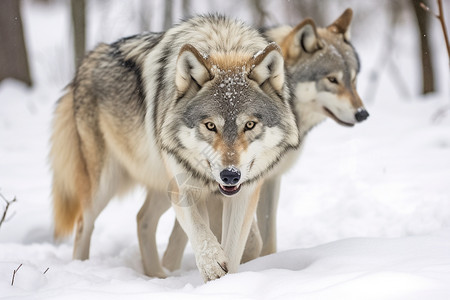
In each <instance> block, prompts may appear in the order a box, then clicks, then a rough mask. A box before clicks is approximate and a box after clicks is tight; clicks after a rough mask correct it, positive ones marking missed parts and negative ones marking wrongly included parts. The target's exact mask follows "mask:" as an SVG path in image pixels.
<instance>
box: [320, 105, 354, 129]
mask: <svg viewBox="0 0 450 300" xmlns="http://www.w3.org/2000/svg"><path fill="white" fill-rule="evenodd" d="M323 110H324V111H325V113H326V114H327V115H328V116H329V117H330V118H332V119H333V120H335V121H336V122H337V123H338V124H340V125H342V126H347V127H353V126H354V125H355V124H353V123H347V122H344V121H342V120H341V119H339V118H338V117H336V115H335V114H333V112H332V111H331V110H329V109H328V108H326V107H325V106H323Z"/></svg>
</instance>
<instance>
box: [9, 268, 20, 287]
mask: <svg viewBox="0 0 450 300" xmlns="http://www.w3.org/2000/svg"><path fill="white" fill-rule="evenodd" d="M21 267H22V264H20V265H19V266H18V267H17V269H15V270H14V271H13V276H12V279H11V286H13V285H14V279H15V278H16V273H17V271H19V269H20V268H21Z"/></svg>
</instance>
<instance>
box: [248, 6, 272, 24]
mask: <svg viewBox="0 0 450 300" xmlns="http://www.w3.org/2000/svg"><path fill="white" fill-rule="evenodd" d="M251 3H252V5H253V15H254V18H253V19H254V20H253V23H254V24H255V26H257V27H263V26H264V23H265V21H266V19H267V18H268V14H267V12H266V11H265V10H264V2H263V0H252V1H251Z"/></svg>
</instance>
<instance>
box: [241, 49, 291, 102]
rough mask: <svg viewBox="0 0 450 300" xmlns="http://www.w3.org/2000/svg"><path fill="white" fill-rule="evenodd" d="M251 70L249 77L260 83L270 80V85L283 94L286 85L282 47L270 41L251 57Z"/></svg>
mask: <svg viewBox="0 0 450 300" xmlns="http://www.w3.org/2000/svg"><path fill="white" fill-rule="evenodd" d="M250 65H251V71H250V73H249V75H248V77H249V78H250V79H252V80H254V81H256V82H257V83H258V84H259V85H262V84H263V83H265V82H269V83H270V85H271V86H272V87H273V88H274V89H275V91H277V92H278V93H280V94H282V91H283V87H284V60H283V56H282V55H281V50H280V47H278V45H277V44H275V43H270V44H269V45H268V46H267V47H266V48H264V50H262V51H260V52H258V53H256V54H255V55H254V56H253V58H252V59H251V63H250Z"/></svg>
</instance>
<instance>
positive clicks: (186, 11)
mask: <svg viewBox="0 0 450 300" xmlns="http://www.w3.org/2000/svg"><path fill="white" fill-rule="evenodd" d="M182 2H183V3H182V9H183V17H184V18H186V17H189V16H190V15H191V1H190V0H183V1H182Z"/></svg>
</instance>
